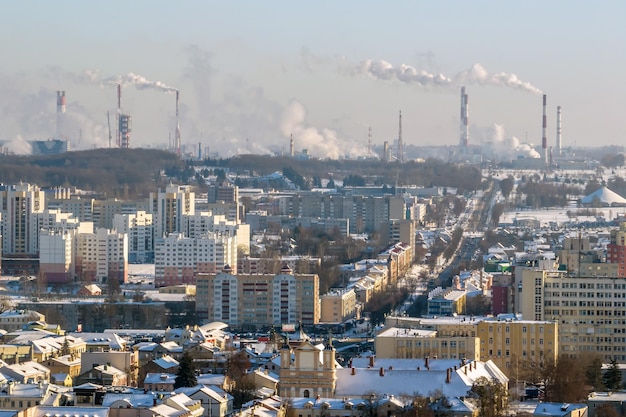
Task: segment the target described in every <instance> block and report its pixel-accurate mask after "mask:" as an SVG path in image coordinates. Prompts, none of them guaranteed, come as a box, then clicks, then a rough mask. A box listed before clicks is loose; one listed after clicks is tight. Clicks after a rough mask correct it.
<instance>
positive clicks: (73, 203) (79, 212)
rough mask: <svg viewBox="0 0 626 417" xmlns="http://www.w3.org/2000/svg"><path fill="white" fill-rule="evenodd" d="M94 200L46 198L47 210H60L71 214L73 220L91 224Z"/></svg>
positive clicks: (74, 197)
mask: <svg viewBox="0 0 626 417" xmlns="http://www.w3.org/2000/svg"><path fill="white" fill-rule="evenodd" d="M94 201H95V200H94V199H93V198H89V197H80V196H69V197H68V198H62V197H53V198H51V197H48V196H47V197H46V208H47V209H48V210H55V209H56V210H60V211H61V212H63V213H72V215H73V216H74V218H76V219H78V220H79V221H81V222H93V208H94Z"/></svg>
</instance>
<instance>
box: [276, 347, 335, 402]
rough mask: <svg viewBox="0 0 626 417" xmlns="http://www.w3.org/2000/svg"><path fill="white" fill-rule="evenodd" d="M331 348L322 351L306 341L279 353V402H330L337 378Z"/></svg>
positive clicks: (332, 349) (333, 353) (333, 351)
mask: <svg viewBox="0 0 626 417" xmlns="http://www.w3.org/2000/svg"><path fill="white" fill-rule="evenodd" d="M335 366H336V363H335V348H333V347H332V345H330V344H327V345H326V346H324V348H322V347H320V346H314V345H312V344H311V343H310V342H308V341H304V342H301V343H300V344H299V345H298V346H296V347H293V348H290V347H289V346H287V345H285V346H283V348H282V349H281V350H280V382H279V384H278V395H279V396H281V397H283V398H294V397H304V398H316V397H318V396H319V397H322V398H332V397H333V396H334V395H335V384H336V381H337V374H336V370H335Z"/></svg>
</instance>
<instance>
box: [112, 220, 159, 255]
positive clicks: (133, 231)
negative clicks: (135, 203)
mask: <svg viewBox="0 0 626 417" xmlns="http://www.w3.org/2000/svg"><path fill="white" fill-rule="evenodd" d="M113 228H114V229H115V230H117V231H118V232H119V233H125V234H127V235H128V261H129V262H130V263H151V262H154V225H153V223H152V214H149V213H146V212H145V211H142V210H140V211H137V212H136V213H134V214H116V215H115V216H114V217H113Z"/></svg>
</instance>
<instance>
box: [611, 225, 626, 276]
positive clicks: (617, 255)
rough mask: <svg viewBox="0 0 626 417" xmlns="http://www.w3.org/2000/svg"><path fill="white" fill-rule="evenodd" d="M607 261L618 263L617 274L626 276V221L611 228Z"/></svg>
mask: <svg viewBox="0 0 626 417" xmlns="http://www.w3.org/2000/svg"><path fill="white" fill-rule="evenodd" d="M606 259H607V262H610V263H612V264H617V265H618V267H617V276H619V277H626V223H620V225H619V229H617V230H611V243H609V244H608V245H607V247H606Z"/></svg>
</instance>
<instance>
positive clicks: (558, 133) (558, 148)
mask: <svg viewBox="0 0 626 417" xmlns="http://www.w3.org/2000/svg"><path fill="white" fill-rule="evenodd" d="M556 156H561V106H556Z"/></svg>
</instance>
